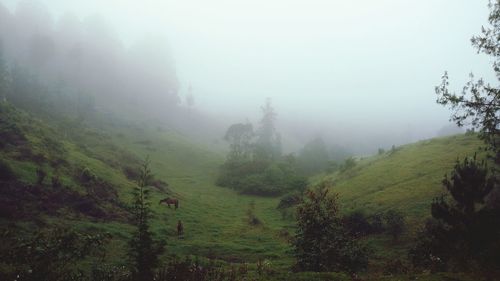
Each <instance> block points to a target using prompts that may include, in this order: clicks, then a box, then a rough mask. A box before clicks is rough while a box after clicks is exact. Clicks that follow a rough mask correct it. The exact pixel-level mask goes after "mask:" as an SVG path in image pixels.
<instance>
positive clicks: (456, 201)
mask: <svg viewBox="0 0 500 281" xmlns="http://www.w3.org/2000/svg"><path fill="white" fill-rule="evenodd" d="M443 185H444V187H445V188H446V190H447V191H448V195H450V196H451V198H447V197H444V196H442V197H439V198H436V199H435V200H434V202H433V203H432V205H431V213H432V217H433V219H434V221H435V222H429V223H428V224H427V225H426V228H425V230H424V231H423V233H424V234H423V235H421V237H420V239H419V240H417V245H416V246H415V248H414V249H413V253H415V255H414V256H415V257H414V260H416V262H417V264H432V263H431V261H429V260H430V259H431V258H434V259H437V258H438V259H439V260H440V261H443V262H445V263H450V264H451V265H455V266H458V267H460V268H461V269H464V268H466V267H467V266H469V265H471V264H472V263H473V262H478V263H479V264H480V265H481V267H483V268H484V267H486V268H489V269H496V270H500V267H499V265H500V238H499V237H500V209H499V208H491V207H490V206H488V205H486V204H484V203H485V201H486V198H487V197H488V196H489V194H490V193H491V192H492V190H493V186H494V180H493V178H492V177H489V175H488V169H487V166H486V163H485V162H484V161H481V162H479V161H478V160H476V157H473V158H470V159H469V158H465V159H464V160H463V162H458V161H457V163H456V165H455V169H454V170H453V172H452V173H451V177H450V179H448V177H447V176H445V178H444V179H443ZM422 237H425V239H423V238H422ZM435 245H439V247H436V246H435ZM421 253H426V255H425V256H423V257H422V258H420V259H417V258H416V256H417V254H421Z"/></svg>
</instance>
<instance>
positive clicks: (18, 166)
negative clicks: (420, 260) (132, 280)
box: [0, 104, 481, 280]
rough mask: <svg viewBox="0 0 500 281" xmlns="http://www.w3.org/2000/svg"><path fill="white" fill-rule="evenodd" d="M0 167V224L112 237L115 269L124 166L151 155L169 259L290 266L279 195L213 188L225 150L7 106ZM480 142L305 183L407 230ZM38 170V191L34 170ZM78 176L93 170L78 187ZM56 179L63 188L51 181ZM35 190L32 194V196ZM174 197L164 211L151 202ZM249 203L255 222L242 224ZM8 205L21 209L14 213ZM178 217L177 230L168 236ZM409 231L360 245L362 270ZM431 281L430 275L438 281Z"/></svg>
mask: <svg viewBox="0 0 500 281" xmlns="http://www.w3.org/2000/svg"><path fill="white" fill-rule="evenodd" d="M0 121H1V122H0V135H1V143H0V160H1V161H2V162H3V163H7V164H8V166H10V167H11V168H12V170H13V172H14V174H15V176H16V178H17V181H16V183H15V184H9V185H6V186H2V193H1V196H0V201H1V202H0V203H1V206H2V207H1V208H0V215H1V216H0V217H1V218H0V225H1V226H2V228H7V227H9V228H11V227H12V222H15V227H16V228H17V229H18V230H19V231H20V233H22V231H23V230H30V229H33V226H34V225H38V226H44V225H51V224H64V225H70V226H72V227H75V228H77V229H80V230H85V231H90V232H99V231H106V232H109V233H111V234H112V235H113V237H114V238H113V240H112V242H111V243H110V244H109V246H108V260H109V261H112V262H115V263H123V262H124V260H123V257H124V256H125V253H126V249H127V247H126V241H127V239H128V238H129V237H130V235H131V233H132V231H133V227H132V226H131V225H130V215H129V213H128V210H127V206H128V204H129V203H130V202H131V191H132V189H133V188H134V186H135V182H134V175H133V174H132V175H131V174H130V173H131V171H135V170H138V167H139V164H140V163H141V160H142V159H144V158H145V157H146V156H149V157H150V159H151V168H152V171H153V173H154V175H155V182H156V183H158V184H155V186H156V187H151V189H152V191H153V192H152V197H151V202H152V207H153V213H154V218H153V221H152V228H153V231H154V233H155V237H156V238H158V239H165V240H166V241H167V252H166V254H165V256H164V257H163V258H167V256H168V255H181V256H183V255H198V256H203V257H214V258H217V259H219V260H224V261H227V262H256V261H257V260H259V259H268V260H270V261H271V263H272V264H273V266H276V268H282V269H286V270H288V269H289V267H290V265H291V264H292V262H293V257H292V254H291V247H290V245H289V243H288V242H287V239H288V235H289V234H287V233H292V232H293V222H292V221H290V220H284V219H283V218H282V216H281V214H280V212H279V211H278V210H277V209H276V206H277V204H278V201H279V198H264V197H254V196H247V195H241V194H238V193H236V192H235V191H233V190H230V189H226V188H221V187H217V186H215V185H214V181H215V177H216V175H217V173H218V167H219V166H220V164H221V163H222V161H223V159H224V158H223V157H224V156H223V155H220V154H217V153H214V152H211V151H209V150H207V149H205V147H204V146H203V145H201V144H196V143H193V142H192V141H189V140H187V139H186V138H185V137H183V136H182V135H180V134H178V133H176V132H175V131H172V130H169V129H168V128H167V127H166V126H164V125H163V124H161V123H158V122H153V121H151V122H141V123H132V122H124V121H120V120H119V119H116V118H111V117H109V116H103V115H100V114H99V113H96V114H95V115H93V116H92V117H91V118H89V119H86V120H79V119H64V118H63V119H61V118H50V117H40V116H38V117H35V116H33V115H30V114H28V113H26V112H24V111H22V110H19V109H16V108H14V107H12V106H10V105H7V104H1V106H0ZM480 146H481V142H480V141H479V140H478V139H477V137H476V136H464V135H458V136H452V137H446V138H439V139H432V140H426V141H421V142H418V143H414V144H409V145H404V146H401V147H399V148H397V149H396V150H394V151H390V152H387V153H385V154H382V155H376V156H372V157H367V158H364V159H360V160H359V161H358V162H357V164H356V166H355V167H353V168H351V169H349V170H346V171H343V172H336V173H334V174H327V175H319V176H316V177H315V178H314V179H312V180H311V181H312V182H315V181H320V180H331V181H333V182H334V190H335V191H336V192H338V193H339V196H340V202H341V204H342V210H343V211H344V212H350V211H352V210H362V211H364V212H365V213H367V214H373V213H379V212H383V211H386V210H389V209H398V210H400V211H402V212H403V213H405V214H406V215H407V217H408V218H409V220H410V221H411V222H412V224H411V226H412V227H411V228H412V229H415V228H416V226H418V225H419V222H422V221H423V219H424V218H425V217H427V216H429V206H430V202H431V200H432V198H433V197H435V196H437V195H439V194H441V193H442V192H443V189H442V187H441V180H442V178H443V175H444V174H445V173H448V172H449V171H450V170H451V169H452V167H453V165H454V162H455V161H456V159H457V157H458V158H463V157H465V156H469V155H473V154H474V153H475V152H477V151H478V148H479V147H480ZM40 168H41V169H43V170H44V171H46V172H47V176H46V178H45V180H44V183H42V184H41V185H40V184H37V183H36V181H37V173H36V170H37V169H40ZM84 170H89V171H91V173H92V174H93V175H95V178H96V180H95V181H93V182H91V183H89V182H85V181H83V180H82V173H83V171H84ZM53 176H55V177H58V178H59V179H60V181H61V183H62V188H60V189H56V188H54V187H53V186H52V183H51V178H52V177H53ZM40 194H41V195H40ZM166 196H174V197H176V198H179V199H180V208H179V209H177V210H175V209H174V208H172V209H169V208H168V207H166V206H164V205H159V204H158V201H159V200H160V199H163V198H165V197H166ZM251 202H254V204H255V214H256V216H257V217H258V218H259V219H260V220H261V221H262V224H261V225H257V226H253V225H250V224H249V223H248V222H247V220H246V212H247V210H248V208H249V205H250V203H251ZM18 206H22V207H21V208H19V207H18ZM178 220H181V221H182V222H183V224H184V231H185V235H184V237H183V238H182V239H179V238H178V237H177V233H176V224H177V221H178ZM411 236H412V233H411V232H408V233H406V234H405V235H404V237H403V239H402V240H401V241H400V242H399V243H393V241H392V240H391V239H390V238H389V237H388V236H387V235H385V234H383V235H376V236H372V237H369V238H368V239H366V241H365V242H366V243H367V244H369V245H370V246H371V247H372V248H373V249H374V256H373V258H372V262H371V268H372V270H375V271H380V270H381V268H383V266H384V262H385V261H386V260H388V259H391V258H404V257H405V256H406V250H407V249H408V246H409V242H410V241H411ZM436 280H440V279H439V278H437V277H436Z"/></svg>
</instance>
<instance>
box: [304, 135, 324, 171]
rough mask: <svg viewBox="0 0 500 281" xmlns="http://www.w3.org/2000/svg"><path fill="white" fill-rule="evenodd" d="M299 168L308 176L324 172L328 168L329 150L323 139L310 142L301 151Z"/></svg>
mask: <svg viewBox="0 0 500 281" xmlns="http://www.w3.org/2000/svg"><path fill="white" fill-rule="evenodd" d="M298 160H299V161H298V162H299V167H300V169H301V170H302V172H304V173H305V174H307V175H310V174H314V173H317V172H320V171H323V170H324V169H326V167H327V166H328V160H329V157H328V149H327V147H326V144H325V142H324V141H323V139H322V138H316V139H314V140H312V141H310V142H308V143H307V144H306V145H305V146H304V148H303V149H302V150H301V151H300V154H299V157H298Z"/></svg>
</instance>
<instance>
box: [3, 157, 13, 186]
mask: <svg viewBox="0 0 500 281" xmlns="http://www.w3.org/2000/svg"><path fill="white" fill-rule="evenodd" d="M15 179H16V175H15V174H14V171H13V170H12V168H11V167H10V165H9V164H8V163H7V162H6V161H4V160H2V159H0V181H13V180H15Z"/></svg>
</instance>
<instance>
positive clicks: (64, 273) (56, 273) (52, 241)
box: [0, 227, 110, 281]
mask: <svg viewBox="0 0 500 281" xmlns="http://www.w3.org/2000/svg"><path fill="white" fill-rule="evenodd" d="M109 238H110V235H109V234H97V235H95V234H88V233H80V232H76V231H73V230H70V229H68V228H60V227H56V228H52V229H42V230H40V231H38V232H37V233H36V234H34V235H32V236H30V237H28V238H17V236H16V237H13V236H12V235H10V233H9V232H6V233H4V237H2V241H5V242H6V241H8V243H2V245H0V247H2V249H1V250H2V253H4V254H3V255H1V256H0V262H2V263H3V264H6V265H9V266H10V267H11V268H12V269H13V271H12V272H11V273H10V274H9V273H7V275H12V276H9V278H8V279H6V280H14V279H15V276H17V278H16V279H15V280H25V281H31V280H33V281H35V280H54V281H66V280H75V279H76V280H78V279H82V278H79V276H80V277H81V276H82V272H81V271H79V270H78V267H77V266H76V264H77V263H78V262H80V261H81V260H83V259H84V258H86V257H89V256H96V257H97V256H101V257H102V253H103V252H102V250H103V246H104V244H105V242H106V241H107V240H108V239H109Z"/></svg>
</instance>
